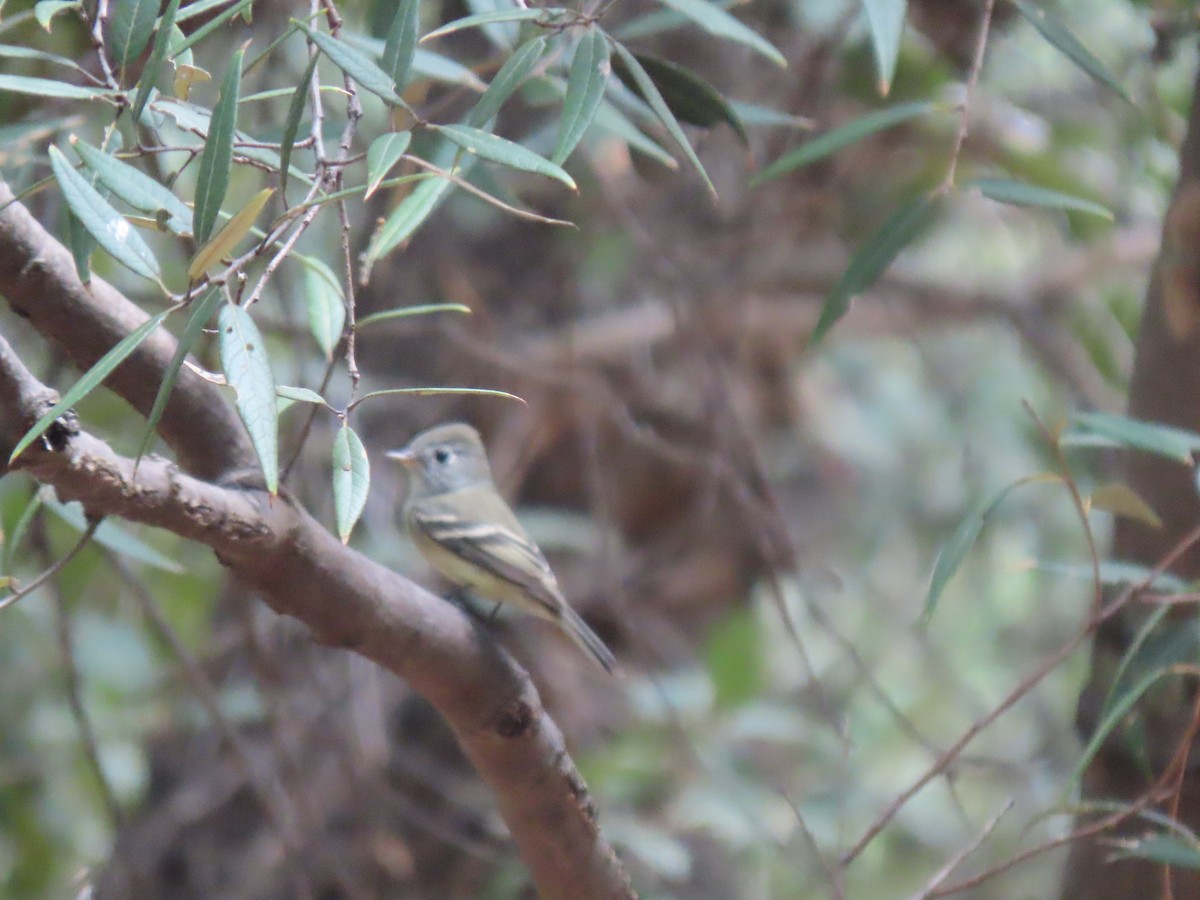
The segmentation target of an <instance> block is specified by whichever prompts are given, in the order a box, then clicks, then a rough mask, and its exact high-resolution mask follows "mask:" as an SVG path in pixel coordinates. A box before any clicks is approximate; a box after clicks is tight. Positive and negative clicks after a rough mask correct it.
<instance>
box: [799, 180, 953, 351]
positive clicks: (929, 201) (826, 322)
mask: <svg viewBox="0 0 1200 900" xmlns="http://www.w3.org/2000/svg"><path fill="white" fill-rule="evenodd" d="M935 199H936V198H935V197H932V196H930V195H928V194H921V195H920V196H917V197H914V198H913V199H912V200H909V201H908V202H907V203H905V204H904V205H903V206H901V207H900V208H899V209H898V210H896V211H895V212H894V213H892V214H891V215H890V216H888V219H887V221H886V222H884V223H883V225H881V226H880V228H879V230H878V231H877V232H875V234H873V235H871V237H870V239H869V240H868V241H867V242H866V244H864V245H863V246H862V248H861V249H860V250H859V251H858V253H856V254H855V255H854V258H853V259H851V260H850V265H849V266H847V267H846V271H845V272H843V273H842V277H841V278H839V279H838V282H837V284H835V285H834V286H833V290H832V291H830V292H829V297H828V298H827V299H826V300H825V305H824V306H823V307H822V308H821V318H820V319H818V320H817V327H816V328H814V329H813V333H812V338H811V339H810V340H811V343H812V344H813V345H815V344H817V343H818V342H819V341H820V340H821V338H823V337H824V336H825V334H826V333H827V332H828V331H829V329H830V328H832V327H833V325H834V323H835V322H837V320H838V319H840V318H841V317H842V316H844V315H845V314H846V311H847V310H848V309H849V308H850V301H851V300H852V299H854V298H855V297H856V296H858V295H859V294H861V293H862V292H863V291H865V290H866V289H867V288H869V287H870V286H871V285H873V284H874V283H875V282H876V280H878V278H879V276H880V275H882V274H883V273H884V272H885V271H887V267H888V266H890V265H891V264H892V260H894V259H895V258H896V256H897V255H899V253H900V251H901V250H903V249H904V248H905V247H907V246H908V245H909V244H910V243H911V242H912V240H913V238H915V237H916V236H917V234H919V233H920V231H921V229H922V228H924V226H925V224H926V223H927V222H928V221H929V219H930V217H931V216H932V214H933V211H934V207H935V205H936V204H935Z"/></svg>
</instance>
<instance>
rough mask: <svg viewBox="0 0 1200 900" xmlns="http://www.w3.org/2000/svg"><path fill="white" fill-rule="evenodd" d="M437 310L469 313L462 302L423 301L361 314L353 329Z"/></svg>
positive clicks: (467, 307) (437, 311)
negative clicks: (417, 303)
mask: <svg viewBox="0 0 1200 900" xmlns="http://www.w3.org/2000/svg"><path fill="white" fill-rule="evenodd" d="M439 312H459V313H466V314H467V315H470V314H471V307H469V306H465V305H463V304H462V303H424V304H421V305H420V306H403V307H400V308H399V309H386V310H384V311H383V312H377V313H371V315H369V316H363V317H362V318H361V319H359V320H358V321H357V322H355V323H354V330H355V331H360V330H362V329H363V328H366V327H367V326H368V325H377V324H379V323H380V322H387V321H389V320H391V319H407V318H409V317H410V316H425V315H429V314H430V313H439Z"/></svg>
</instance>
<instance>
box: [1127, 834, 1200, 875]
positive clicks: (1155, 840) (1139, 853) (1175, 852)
mask: <svg viewBox="0 0 1200 900" xmlns="http://www.w3.org/2000/svg"><path fill="white" fill-rule="evenodd" d="M1116 843H1117V849H1116V850H1115V851H1114V852H1113V853H1111V854H1110V857H1109V858H1110V859H1148V860H1150V861H1151V862H1154V863H1160V864H1162V865H1164V866H1171V867H1173V868H1180V869H1200V842H1197V841H1195V840H1191V839H1189V838H1188V837H1187V836H1185V835H1182V834H1152V835H1149V836H1148V837H1141V838H1126V839H1122V840H1120V841H1119V842H1116Z"/></svg>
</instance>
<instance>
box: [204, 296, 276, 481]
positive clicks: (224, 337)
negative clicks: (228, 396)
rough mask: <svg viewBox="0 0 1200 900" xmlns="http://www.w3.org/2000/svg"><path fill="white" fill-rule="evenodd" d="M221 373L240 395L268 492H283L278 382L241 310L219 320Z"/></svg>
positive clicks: (225, 310)
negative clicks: (276, 386)
mask: <svg viewBox="0 0 1200 900" xmlns="http://www.w3.org/2000/svg"><path fill="white" fill-rule="evenodd" d="M217 325H218V327H219V329H220V340H219V342H218V343H219V346H220V349H221V370H222V371H223V372H224V373H225V378H226V380H227V381H228V382H229V384H230V385H231V386H232V387H233V388H234V389H235V390H236V391H237V410H238V415H240V416H241V418H242V424H244V425H245V426H246V431H247V432H248V433H249V435H250V443H251V444H253V445H254V452H255V453H257V454H258V462H259V465H261V466H262V472H263V477H264V478H265V479H266V483H267V490H268V491H270V492H271V493H272V494H274V493H277V492H278V490H279V426H278V418H279V416H278V407H277V401H276V398H275V378H274V376H272V375H271V361H270V359H269V358H268V357H267V348H266V346H265V345H264V344H263V339H262V335H261V334H259V331H258V326H257V325H255V324H254V320H253V319H251V318H250V314H249V313H248V312H246V310H244V309H242V308H241V307H240V306H233V305H231V304H226V305H225V306H223V307H221V312H220V313H219V314H218V316H217Z"/></svg>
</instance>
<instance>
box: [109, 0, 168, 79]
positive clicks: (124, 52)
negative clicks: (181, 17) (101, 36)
mask: <svg viewBox="0 0 1200 900" xmlns="http://www.w3.org/2000/svg"><path fill="white" fill-rule="evenodd" d="M157 18H158V0H114V2H113V4H112V5H111V6H110V7H109V19H108V46H109V48H110V49H111V50H112V61H113V62H114V63H116V65H117V68H119V69H120V70H121V71H122V72H124V71H125V70H126V69H127V68H128V67H129V64H130V63H131V62H133V61H134V60H136V59H137V58H138V57H139V56H140V55H141V53H142V51H143V50H145V49H146V44H147V42H148V41H149V40H150V35H151V34H152V33H153V32H154V20H155V19H157Z"/></svg>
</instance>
